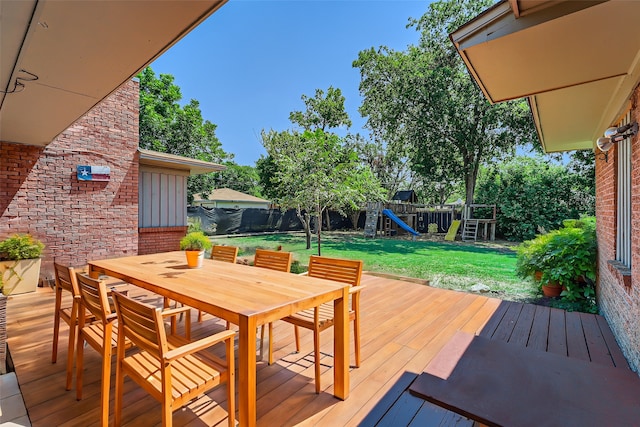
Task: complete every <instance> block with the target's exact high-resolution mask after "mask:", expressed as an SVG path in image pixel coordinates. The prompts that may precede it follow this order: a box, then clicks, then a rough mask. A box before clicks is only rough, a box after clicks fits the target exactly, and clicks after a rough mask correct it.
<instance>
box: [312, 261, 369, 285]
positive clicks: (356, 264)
mask: <svg viewBox="0 0 640 427" xmlns="http://www.w3.org/2000/svg"><path fill="white" fill-rule="evenodd" d="M362 265H363V262H362V261H360V260H350V259H340V258H328V257H323V256H318V255H311V257H309V272H308V275H309V276H311V277H319V278H321V279H329V280H335V281H336V282H343V283H348V284H350V285H351V286H359V285H360V278H361V277H362Z"/></svg>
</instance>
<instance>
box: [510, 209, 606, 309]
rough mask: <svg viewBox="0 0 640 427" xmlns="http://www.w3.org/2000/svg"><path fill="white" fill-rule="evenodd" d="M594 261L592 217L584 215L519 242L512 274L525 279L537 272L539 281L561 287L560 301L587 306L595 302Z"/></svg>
mask: <svg viewBox="0 0 640 427" xmlns="http://www.w3.org/2000/svg"><path fill="white" fill-rule="evenodd" d="M596 261H597V241H596V222H595V218H594V217H584V218H581V219H580V220H568V221H565V222H564V226H563V227H562V228H560V229H557V230H553V231H550V232H549V233H547V234H541V235H539V236H537V237H536V238H535V239H532V240H529V241H525V242H523V243H522V244H521V245H519V246H518V248H517V263H516V273H517V274H518V276H520V277H522V278H526V277H533V276H534V275H535V273H536V272H540V273H542V274H541V276H540V279H539V281H540V283H549V282H556V283H558V284H560V285H562V286H564V287H565V290H564V291H563V292H562V297H563V299H564V300H566V301H569V302H580V301H582V302H583V303H584V304H585V305H586V306H590V305H595V285H594V284H595V280H596Z"/></svg>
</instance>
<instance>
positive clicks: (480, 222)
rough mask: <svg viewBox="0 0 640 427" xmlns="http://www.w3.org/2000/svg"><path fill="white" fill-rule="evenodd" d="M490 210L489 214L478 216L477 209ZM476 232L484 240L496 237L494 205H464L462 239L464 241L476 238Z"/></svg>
mask: <svg viewBox="0 0 640 427" xmlns="http://www.w3.org/2000/svg"><path fill="white" fill-rule="evenodd" d="M479 209H481V210H484V211H485V212H486V210H490V212H491V213H490V214H489V215H483V216H484V217H482V218H481V217H479V213H478V210H479ZM478 233H480V237H482V238H483V239H484V240H487V239H490V240H495V239H496V205H482V204H472V205H465V206H464V208H463V210H462V240H463V241H465V242H470V241H473V242H475V241H476V240H477V239H478Z"/></svg>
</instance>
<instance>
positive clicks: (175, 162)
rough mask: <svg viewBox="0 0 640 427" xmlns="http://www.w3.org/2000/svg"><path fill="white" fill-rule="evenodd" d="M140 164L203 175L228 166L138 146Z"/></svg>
mask: <svg viewBox="0 0 640 427" xmlns="http://www.w3.org/2000/svg"><path fill="white" fill-rule="evenodd" d="M138 152H139V153H140V164H141V165H147V166H154V167H159V168H165V169H175V170H181V171H188V172H189V175H201V174H205V173H209V172H220V171H223V170H225V169H226V168H227V167H226V166H223V165H219V164H216V163H211V162H205V161H203V160H197V159H190V158H188V157H182V156H176V155H174V154H167V153H159V152H157V151H151V150H145V149H143V148H138Z"/></svg>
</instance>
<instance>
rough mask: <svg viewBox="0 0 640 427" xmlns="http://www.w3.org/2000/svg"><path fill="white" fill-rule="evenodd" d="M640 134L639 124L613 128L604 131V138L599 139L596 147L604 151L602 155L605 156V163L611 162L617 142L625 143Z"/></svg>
mask: <svg viewBox="0 0 640 427" xmlns="http://www.w3.org/2000/svg"><path fill="white" fill-rule="evenodd" d="M637 133H638V122H635V123H629V124H628V125H624V126H620V127H611V128H609V129H607V130H605V131H604V136H603V137H600V138H598V140H597V141H596V145H597V146H598V149H600V151H602V153H601V154H604V161H605V162H608V161H609V153H608V151H609V150H611V147H613V144H615V143H616V142H620V141H623V140H624V139H626V138H629V137H630V136H634V135H635V134H637Z"/></svg>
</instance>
